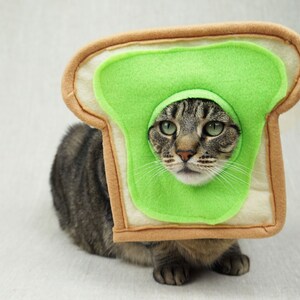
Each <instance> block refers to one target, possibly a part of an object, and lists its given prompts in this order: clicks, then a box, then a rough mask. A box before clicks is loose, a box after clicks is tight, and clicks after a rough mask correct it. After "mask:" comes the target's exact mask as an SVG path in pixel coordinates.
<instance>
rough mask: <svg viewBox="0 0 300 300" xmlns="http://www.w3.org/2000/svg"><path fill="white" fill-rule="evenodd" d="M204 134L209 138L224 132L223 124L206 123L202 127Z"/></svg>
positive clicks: (215, 122)
mask: <svg viewBox="0 0 300 300" xmlns="http://www.w3.org/2000/svg"><path fill="white" fill-rule="evenodd" d="M204 130H205V133H206V134H207V135H209V136H217V135H219V134H221V133H222V132H223V130H224V124H223V123H222V122H218V121H212V122H208V123H207V124H206V125H205V126H204Z"/></svg>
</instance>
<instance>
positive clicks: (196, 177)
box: [174, 172, 213, 185]
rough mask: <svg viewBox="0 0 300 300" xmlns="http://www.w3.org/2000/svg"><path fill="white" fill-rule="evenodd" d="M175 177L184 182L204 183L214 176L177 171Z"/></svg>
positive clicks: (190, 183) (191, 183)
mask: <svg viewBox="0 0 300 300" xmlns="http://www.w3.org/2000/svg"><path fill="white" fill-rule="evenodd" d="M174 175H175V177H176V178H177V179H178V180H179V181H181V182H182V183H184V184H188V185H203V184H205V183H207V182H209V181H210V180H211V179H212V178H213V176H212V175H210V174H205V173H196V172H195V173H176V174H174Z"/></svg>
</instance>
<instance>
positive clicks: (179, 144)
mask: <svg viewBox="0 0 300 300" xmlns="http://www.w3.org/2000/svg"><path fill="white" fill-rule="evenodd" d="M239 136H240V129H239V127H238V126H237V125H236V124H235V123H234V122H233V120H232V119H231V118H230V117H229V116H228V115H227V114H226V113H225V112H224V111H223V110H222V108H221V107H220V106H218V105H217V104H216V103H215V102H213V101H210V100H208V99H184V100H181V101H178V102H175V103H172V104H170V105H169V106H167V107H166V108H165V109H163V111H162V112H161V113H160V114H159V115H158V117H157V118H156V120H155V122H154V124H153V126H151V127H150V128H149V131H148V139H149V141H150V143H151V145H152V147H153V149H154V151H155V152H156V153H157V155H158V156H159V157H160V159H161V162H162V164H163V165H164V167H165V168H166V169H167V170H168V171H169V172H171V173H172V174H173V175H174V176H176V178H177V179H178V180H180V181H182V182H184V183H185V184H192V185H199V186H201V185H202V184H205V183H206V182H208V181H209V180H211V179H212V178H213V177H214V176H216V174H217V173H218V172H220V171H221V170H222V167H223V166H224V164H225V163H226V161H227V160H228V159H229V158H230V157H231V155H232V153H233V151H234V149H235V147H236V145H237V142H238V139H239ZM50 184H51V192H52V196H53V203H54V207H55V210H56V212H57V215H58V219H59V223H60V226H61V228H62V229H63V230H65V231H66V232H68V233H69V235H70V236H71V238H72V239H73V241H74V242H75V244H77V245H79V246H80V247H81V248H83V249H85V250H86V251H88V252H90V253H93V254H97V255H101V256H105V257H114V258H115V257H116V258H121V259H124V260H126V261H129V262H132V263H135V264H140V265H145V266H153V277H154V279H155V280H156V281H157V282H159V283H162V284H168V285H182V284H184V283H186V282H188V281H189V278H190V272H191V270H192V269H194V268H199V267H202V268H209V269H211V270H213V271H216V272H219V273H222V274H227V275H242V274H245V273H247V272H248V271H249V268H250V261H249V258H248V256H246V255H244V254H242V252H241V250H240V247H239V244H238V241H237V240H234V239H198V240H178V241H177V240H176V241H160V242H144V243H142V242H128V243H114V242H113V239H112V228H113V219H112V213H111V207H110V201H109V194H108V190H107V184H106V176H105V169H104V161H103V148H102V134H101V131H99V130H97V129H94V128H90V127H89V126H87V125H84V124H78V125H75V126H72V127H71V128H70V129H69V131H68V132H67V134H66V135H65V136H64V138H63V140H62V142H61V144H60V145H59V147H58V150H57V153H56V156H55V159H54V162H53V165H52V170H51V176H50Z"/></svg>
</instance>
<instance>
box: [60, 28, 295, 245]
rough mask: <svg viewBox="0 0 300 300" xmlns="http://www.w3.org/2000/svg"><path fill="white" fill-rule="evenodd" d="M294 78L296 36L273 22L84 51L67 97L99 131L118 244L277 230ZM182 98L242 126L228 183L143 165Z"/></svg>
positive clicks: (164, 32) (145, 36)
mask: <svg viewBox="0 0 300 300" xmlns="http://www.w3.org/2000/svg"><path fill="white" fill-rule="evenodd" d="M299 77H300V37H299V35H298V34H296V33H295V32H293V31H291V30H289V29H287V28H284V27H282V26H279V25H275V24H269V23H229V24H215V25H201V26H193V27H179V28H166V29H156V30H149V31H140V32H133V33H127V34H122V35H118V36H113V37H110V38H106V39H102V40H99V41H96V42H94V43H92V44H90V45H88V46H86V47H85V48H83V49H81V50H80V51H79V52H78V53H77V54H76V55H75V57H74V58H73V59H72V60H71V62H70V63H69V65H68V66H67V68H66V71H65V73H64V76H63V81H62V93H63V98H64V100H65V102H66V104H67V106H68V107H69V108H70V109H71V110H72V111H73V112H74V113H75V115H77V116H78V117H79V118H80V119H81V120H82V121H83V122H85V123H87V124H89V125H90V126H93V127H95V128H98V129H100V130H101V131H102V133H103V146H104V159H105V170H106V176H107V182H108V189H109V195H110V199H111V207H112V213H113V219H114V229H113V237H114V241H115V242H124V241H158V240H178V239H198V238H259V237H268V236H271V235H273V234H275V233H277V232H278V231H279V230H280V229H281V228H282V226H283V224H284V221H285V207H286V205H285V201H286V199H285V183H284V170H283V162H282V153H281V146H280V135H279V127H278V117H279V115H280V114H281V113H283V112H285V111H287V110H288V109H290V108H291V107H292V106H293V105H295V103H296V102H297V100H298V99H299V98H300V81H299ZM186 98H203V99H210V100H212V101H215V102H216V103H217V104H218V105H220V106H221V107H222V108H223V110H224V111H226V112H227V113H228V114H229V115H230V117H231V118H232V119H233V120H234V121H235V122H236V123H237V124H238V125H239V126H240V128H241V137H240V140H239V143H238V146H237V148H236V149H235V151H234V153H233V156H232V158H231V159H230V160H229V161H228V163H227V164H226V166H225V168H226V174H228V175H227V176H228V177H227V178H228V180H227V184H225V183H226V181H223V180H217V178H214V179H212V180H211V181H210V182H209V183H207V184H204V185H201V186H190V185H185V184H183V183H181V182H179V181H178V180H177V179H176V178H175V177H174V176H173V175H172V174H170V173H169V172H165V173H164V174H162V175H161V176H154V177H155V178H153V176H152V175H151V172H148V171H147V168H146V167H145V166H147V165H149V164H151V163H152V162H153V161H155V160H158V161H159V159H158V158H157V157H156V155H155V154H154V153H153V150H152V148H151V146H150V144H149V142H148V138H147V132H148V129H149V127H150V126H151V124H152V123H153V122H154V120H155V118H156V117H157V115H158V114H159V113H160V112H161V110H162V109H163V108H165V107H166V106H167V105H169V104H171V103H173V102H175V101H179V100H183V99H186ZM232 162H234V164H232ZM233 165H235V166H243V167H241V169H238V168H237V167H233ZM152 174H153V173H152ZM221 174H222V173H221ZM231 179H232V180H231ZM99 201H101V199H100V200H99Z"/></svg>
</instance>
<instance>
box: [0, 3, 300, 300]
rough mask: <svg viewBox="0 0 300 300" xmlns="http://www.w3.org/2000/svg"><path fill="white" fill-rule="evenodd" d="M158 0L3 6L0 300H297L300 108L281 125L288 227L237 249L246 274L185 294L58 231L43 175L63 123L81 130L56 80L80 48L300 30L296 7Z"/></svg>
mask: <svg viewBox="0 0 300 300" xmlns="http://www.w3.org/2000/svg"><path fill="white" fill-rule="evenodd" d="M153 2H154V1H150V0H134V1H133V0H131V1H129V0H119V1H113V0H105V1H104V0H102V1H100V0H93V1H89V0H86V1H63V0H61V1H59V0H52V1H50V0H49V1H33V0H32V1H31V0H27V1H26V0H23V1H21V0H20V1H17V0H12V1H5V0H0V86H1V88H0V101H1V102H0V103H1V108H0V120H1V128H0V130H1V135H0V137H1V140H0V167H1V168H0V170H1V173H0V182H1V183H0V237H1V240H0V299H1V300H2V299H5V300H6V299H39V300H43V299H58V300H60V299H72V300H76V299H85V300H89V299H257V298H259V299H271V298H273V299H274V298H275V299H296V298H297V296H298V298H299V295H300V270H299V265H300V255H299V253H300V242H299V233H300V229H299V227H300V226H299V225H300V218H299V212H300V199H299V196H298V195H299V191H298V190H297V187H298V184H299V174H300V159H299V155H300V142H299V131H300V105H299V104H298V105H297V106H296V107H295V108H294V109H293V110H292V111H290V112H288V113H286V114H285V115H283V116H282V117H281V121H282V122H281V125H282V132H284V135H283V137H282V142H283V152H284V155H285V168H286V182H287V198H288V213H287V223H286V225H285V227H284V229H283V231H282V232H281V233H280V234H279V235H277V236H275V237H273V238H269V239H265V240H247V241H242V246H243V249H244V252H245V253H247V254H249V255H250V257H251V263H252V264H251V271H250V273H249V274H247V275H245V276H243V277H239V278H235V277H226V276H222V275H218V274H214V273H210V272H199V273H198V274H197V276H195V278H194V280H193V282H192V283H190V284H188V285H186V286H183V287H179V288H178V287H168V286H161V285H159V284H157V283H155V282H154V281H153V279H152V275H151V269H150V268H142V267H136V266H133V265H128V264H125V263H123V262H121V261H118V260H112V259H105V258H101V257H97V256H92V255H89V254H87V253H85V252H83V251H81V250H79V249H78V248H77V247H76V246H74V245H72V243H71V242H70V240H69V239H68V238H67V237H66V235H65V234H64V233H63V232H61V231H60V230H59V228H58V224H57V220H56V216H55V215H54V212H53V209H52V204H51V197H50V193H49V185H48V177H49V170H50V166H51V162H52V159H53V156H54V154H55V151H56V147H57V145H58V142H59V140H60V138H61V136H62V134H63V132H64V131H65V129H66V126H67V125H69V124H73V123H74V122H76V118H75V117H74V116H73V115H72V113H71V112H69V110H68V109H67V108H66V107H65V106H64V104H63V102H62V100H61V96H60V78H61V74H62V72H63V69H64V67H65V65H66V63H67V62H68V60H69V58H70V56H71V55H73V54H74V52H75V51H76V50H77V49H78V48H80V47H81V46H83V45H85V44H86V43H87V42H89V41H91V40H94V39H97V38H99V37H103V36H107V35H110V34H114V33H118V32H121V31H127V30H134V29H142V28H150V27H160V26H171V25H187V24H196V23H207V22H221V21H230V20H233V21H234V20H263V21H273V22H278V23H282V24H284V25H286V26H289V27H291V28H293V29H295V30H297V31H298V32H300V22H299V11H300V2H299V1H297V0H294V1H275V0H272V1H270V0H269V1H260V0H252V1H242V0H240V1H225V0H222V1H220V0H219V1H216V0H210V1H199V0H198V1H196V0H194V1H192V0H185V1H184V0H182V1H176V0H168V1H167V0H165V1H163V0H162V1H156V2H155V4H153ZM262 3H264V5H263V6H262Z"/></svg>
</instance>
